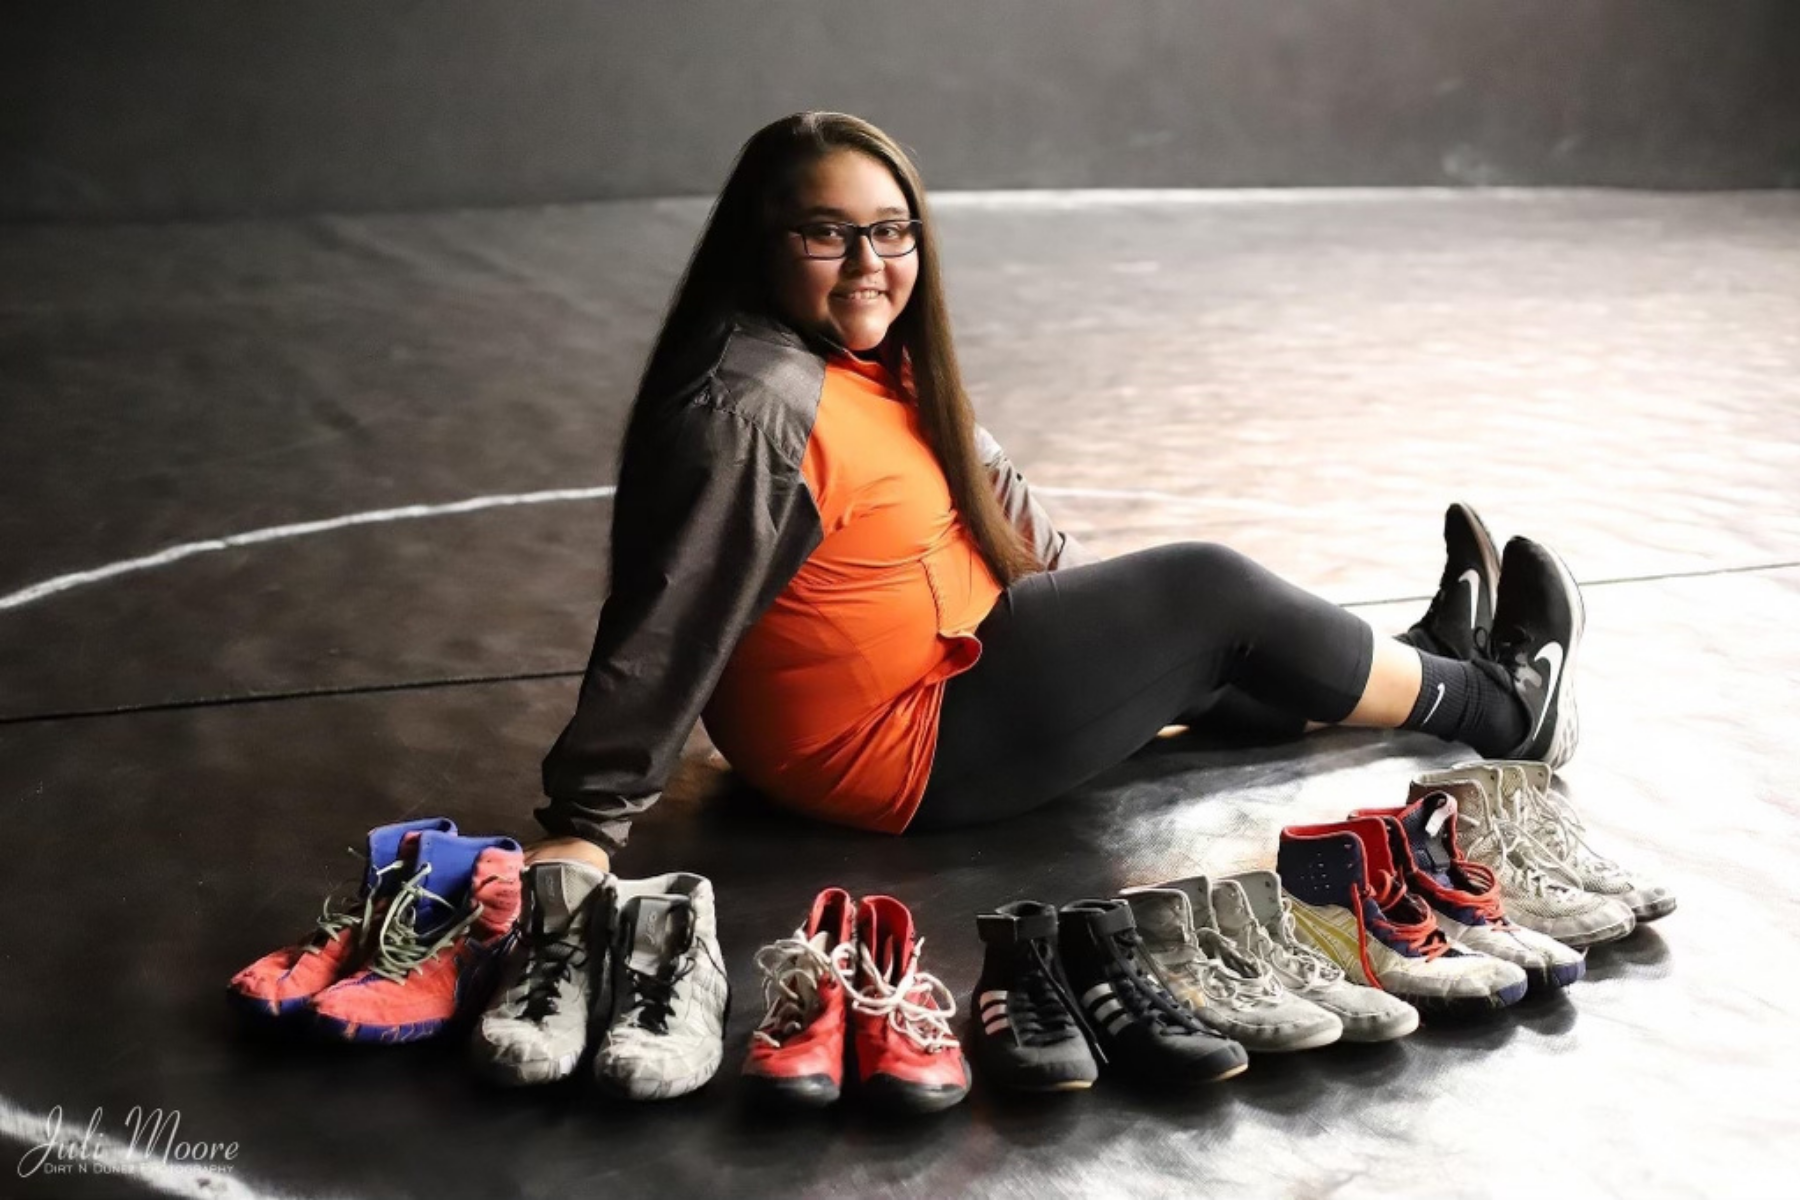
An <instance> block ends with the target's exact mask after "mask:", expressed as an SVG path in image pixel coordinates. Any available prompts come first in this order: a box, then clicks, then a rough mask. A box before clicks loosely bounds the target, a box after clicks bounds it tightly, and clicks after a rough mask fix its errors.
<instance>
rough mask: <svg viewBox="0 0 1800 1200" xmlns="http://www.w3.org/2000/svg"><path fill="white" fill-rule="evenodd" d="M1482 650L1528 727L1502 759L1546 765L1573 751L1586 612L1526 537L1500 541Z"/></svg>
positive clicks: (1556, 566) (1568, 582)
mask: <svg viewBox="0 0 1800 1200" xmlns="http://www.w3.org/2000/svg"><path fill="white" fill-rule="evenodd" d="M1500 578H1501V579H1502V580H1503V581H1504V582H1503V583H1502V585H1501V588H1500V596H1499V600H1498V602H1497V603H1496V605H1495V610H1494V632H1493V638H1492V642H1491V644H1490V646H1489V650H1488V655H1487V657H1489V658H1490V659H1492V660H1493V661H1494V662H1495V663H1497V664H1498V665H1499V666H1500V667H1501V669H1503V670H1504V671H1505V672H1506V673H1507V675H1508V676H1509V677H1510V678H1511V679H1512V684H1513V692H1514V694H1515V695H1517V696H1518V698H1519V700H1520V702H1521V703H1523V704H1524V706H1525V715H1526V719H1527V720H1528V721H1529V722H1530V728H1529V730H1528V731H1527V732H1526V735H1525V740H1524V741H1523V742H1521V743H1520V744H1519V746H1518V747H1517V748H1515V749H1514V750H1513V751H1512V753H1510V754H1508V755H1506V757H1507V758H1515V759H1516V758H1530V759H1537V760H1539V761H1542V762H1545V763H1548V764H1549V765H1550V766H1551V767H1552V768H1555V767H1560V766H1562V765H1563V764H1564V763H1566V762H1568V761H1569V759H1570V757H1571V756H1573V755H1574V753H1575V742H1576V738H1577V737H1578V735H1579V732H1580V730H1579V727H1578V725H1577V722H1576V717H1575V678H1574V677H1575V652H1576V649H1577V648H1578V647H1579V645H1580V643H1581V634H1582V631H1583V629H1584V628H1585V626H1586V625H1587V610H1586V608H1585V606H1583V604H1582V602H1581V589H1580V588H1578V587H1577V586H1576V584H1575V576H1574V575H1572V574H1571V573H1570V572H1569V568H1568V567H1567V566H1565V565H1564V563H1563V561H1562V559H1560V558H1558V557H1557V556H1556V554H1555V553H1554V552H1552V551H1551V550H1550V549H1548V548H1547V547H1544V546H1540V545H1538V544H1537V543H1536V542H1533V541H1530V540H1528V539H1526V538H1519V537H1516V538H1514V539H1512V541H1510V542H1508V543H1506V555H1505V557H1504V559H1502V562H1501V571H1500Z"/></svg>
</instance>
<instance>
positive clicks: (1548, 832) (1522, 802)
mask: <svg viewBox="0 0 1800 1200" xmlns="http://www.w3.org/2000/svg"><path fill="white" fill-rule="evenodd" d="M1493 765H1494V766H1496V767H1498V768H1500V791H1501V797H1500V798H1501V802H1502V803H1503V804H1507V805H1509V806H1511V808H1512V809H1513V811H1515V812H1517V813H1518V814H1519V816H1520V818H1521V823H1522V824H1523V825H1524V827H1525V831H1526V832H1527V833H1529V834H1531V836H1532V837H1533V838H1535V839H1536V840H1537V841H1538V842H1539V843H1540V844H1541V845H1542V846H1543V847H1544V849H1545V850H1546V851H1547V852H1548V853H1550V854H1551V855H1553V856H1555V857H1556V859H1557V860H1558V861H1559V862H1561V863H1562V865H1563V869H1564V870H1566V871H1567V872H1568V873H1569V875H1570V876H1571V878H1572V879H1573V880H1574V882H1575V884H1576V885H1577V886H1578V887H1580V888H1581V890H1582V891H1584V892H1592V893H1593V894H1595V895H1597V896H1612V897H1615V898H1616V899H1618V900H1619V901H1620V902H1621V903H1623V904H1624V905H1625V906H1626V907H1627V908H1629V909H1630V910H1631V915H1632V916H1633V917H1635V918H1637V921H1638V923H1639V924H1642V923H1643V922H1645V921H1654V920H1656V919H1657V918H1658V917H1665V916H1667V915H1668V914H1670V913H1671V912H1674V911H1675V893H1673V892H1671V891H1670V890H1669V889H1668V888H1666V887H1664V886H1663V885H1661V884H1659V883H1654V882H1652V881H1650V880H1648V879H1646V878H1644V876H1643V875H1642V874H1641V873H1639V872H1637V871H1627V870H1626V869H1625V868H1624V867H1622V866H1620V865H1619V864H1618V863H1616V862H1614V861H1613V860H1612V859H1610V858H1607V857H1606V856H1605V855H1603V854H1601V853H1600V852H1599V851H1597V850H1595V849H1594V848H1593V846H1591V845H1589V844H1588V840H1587V829H1586V827H1585V826H1584V825H1583V824H1582V821H1581V817H1580V816H1579V815H1577V814H1576V812H1575V809H1574V806H1573V805H1571V804H1570V803H1569V802H1568V801H1567V800H1566V799H1564V798H1563V797H1561V796H1558V795H1557V794H1556V792H1555V791H1554V790H1553V789H1552V788H1551V786H1550V784H1551V781H1552V779H1553V778H1554V774H1553V772H1552V771H1551V769H1550V768H1549V767H1548V766H1547V765H1545V764H1544V763H1541V762H1532V761H1530V760H1524V761H1507V760H1501V761H1497V762H1495V763H1494V764H1493Z"/></svg>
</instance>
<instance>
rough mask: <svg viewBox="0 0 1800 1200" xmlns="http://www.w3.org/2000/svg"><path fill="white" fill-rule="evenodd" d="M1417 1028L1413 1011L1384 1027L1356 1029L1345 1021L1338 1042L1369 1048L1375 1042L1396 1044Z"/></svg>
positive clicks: (1416, 1012) (1415, 1010)
mask: <svg viewBox="0 0 1800 1200" xmlns="http://www.w3.org/2000/svg"><path fill="white" fill-rule="evenodd" d="M1339 1019H1340V1020H1342V1017H1341V1016H1340V1018H1339ZM1418 1027H1419V1012H1418V1010H1417V1009H1414V1010H1413V1011H1412V1014H1411V1015H1410V1016H1408V1017H1406V1018H1398V1017H1396V1018H1395V1019H1393V1020H1392V1021H1389V1022H1388V1023H1387V1024H1385V1025H1374V1026H1371V1027H1369V1028H1366V1029H1358V1028H1356V1027H1354V1026H1352V1025H1351V1024H1350V1023H1349V1022H1348V1021H1346V1022H1345V1023H1344V1036H1343V1037H1342V1038H1341V1039H1339V1040H1341V1041H1345V1042H1353V1043H1355V1044H1356V1045H1359V1046H1370V1045H1374V1044H1375V1043H1377V1042H1397V1041H1399V1040H1400V1039H1401V1038H1403V1037H1405V1036H1406V1035H1407V1034H1409V1033H1412V1032H1413V1031H1414V1030H1416V1029H1418Z"/></svg>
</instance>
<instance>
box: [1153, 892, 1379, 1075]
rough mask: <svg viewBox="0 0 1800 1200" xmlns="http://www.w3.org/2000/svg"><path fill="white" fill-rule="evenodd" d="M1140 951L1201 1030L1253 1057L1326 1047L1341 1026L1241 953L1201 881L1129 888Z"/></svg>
mask: <svg viewBox="0 0 1800 1200" xmlns="http://www.w3.org/2000/svg"><path fill="white" fill-rule="evenodd" d="M1119 898H1120V899H1121V900H1124V901H1125V902H1127V903H1128V904H1130V905H1131V912H1132V916H1133V917H1134V918H1135V919H1136V920H1137V927H1138V933H1139V934H1141V935H1142V936H1143V939H1144V951H1145V953H1146V954H1147V955H1148V956H1149V958H1150V963H1151V965H1152V966H1153V967H1154V968H1155V969H1156V973H1157V974H1158V975H1159V976H1161V977H1162V981H1163V984H1164V985H1165V986H1166V987H1168V989H1169V991H1170V992H1171V993H1173V994H1174V996H1175V998H1176V999H1178V1000H1181V1001H1182V1002H1184V1003H1185V1004H1187V1006H1188V1007H1189V1008H1191V1009H1193V1010H1194V1015H1195V1016H1197V1017H1199V1018H1200V1022H1201V1024H1203V1025H1205V1026H1206V1027H1207V1028H1209V1029H1211V1030H1212V1031H1213V1032H1214V1033H1217V1034H1221V1035H1223V1036H1224V1037H1228V1038H1231V1039H1232V1040H1233V1041H1236V1042H1238V1043H1239V1044H1241V1045H1242V1046H1243V1047H1244V1049H1246V1050H1248V1051H1250V1052H1251V1053H1253V1054H1255V1053H1263V1054H1268V1053H1279V1052H1284V1051H1290V1050H1311V1049H1313V1048H1314V1047H1316V1046H1329V1045H1330V1044H1331V1043H1333V1042H1335V1041H1337V1040H1338V1038H1340V1037H1341V1036H1343V1032H1344V1023H1343V1022H1342V1021H1340V1020H1339V1019H1338V1018H1337V1016H1336V1014H1334V1013H1331V1012H1327V1011H1326V1010H1325V1009H1323V1008H1320V1007H1319V1006H1318V1005H1316V1004H1313V1003H1311V1002H1310V1001H1307V1000H1303V999H1301V998H1300V997H1299V996H1295V995H1293V994H1292V993H1290V992H1288V991H1287V989H1285V988H1283V987H1282V986H1281V983H1280V981H1279V980H1277V979H1276V978H1275V971H1274V968H1272V967H1271V966H1270V965H1269V964H1268V963H1266V962H1263V961H1262V960H1260V959H1256V958H1252V957H1250V956H1249V955H1247V954H1245V953H1244V952H1243V951H1241V950H1239V949H1238V947H1237V946H1236V944H1234V943H1233V942H1232V941H1231V940H1230V939H1229V938H1227V937H1226V936H1225V935H1224V934H1222V933H1220V932H1219V928H1218V925H1217V924H1216V923H1215V922H1214V920H1213V907H1212V899H1211V888H1210V886H1209V885H1208V883H1207V881H1206V877H1205V876H1204V875H1196V876H1194V877H1192V878H1190V879H1181V880H1177V881H1175V882H1173V883H1163V884H1158V885H1156V886H1154V887H1135V888H1126V889H1125V890H1123V891H1121V892H1120V893H1119Z"/></svg>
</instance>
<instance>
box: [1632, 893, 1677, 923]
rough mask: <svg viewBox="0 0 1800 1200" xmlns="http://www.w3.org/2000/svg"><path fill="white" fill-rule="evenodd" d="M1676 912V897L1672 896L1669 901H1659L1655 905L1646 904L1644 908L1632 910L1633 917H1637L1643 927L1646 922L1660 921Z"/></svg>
mask: <svg viewBox="0 0 1800 1200" xmlns="http://www.w3.org/2000/svg"><path fill="white" fill-rule="evenodd" d="M1674 911H1675V897H1673V896H1670V897H1668V898H1667V899H1663V900H1658V901H1657V902H1656V903H1654V904H1646V905H1644V906H1643V907H1642V908H1634V909H1632V910H1631V915H1632V916H1634V917H1636V918H1637V921H1638V924H1640V925H1641V924H1643V923H1644V922H1645V921H1655V920H1659V919H1660V918H1662V917H1666V916H1668V915H1669V914H1670V913H1672V912H1674Z"/></svg>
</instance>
